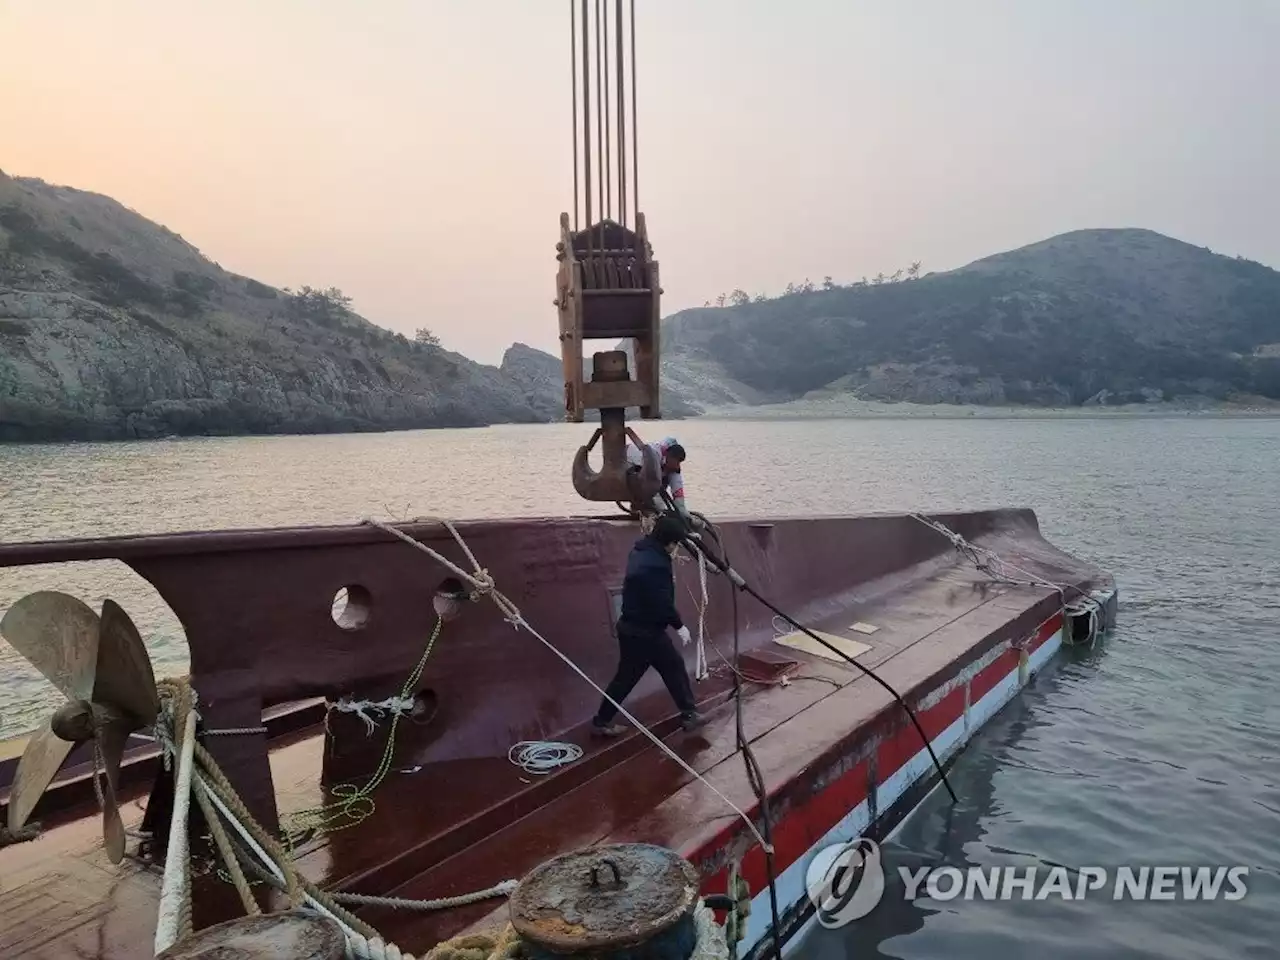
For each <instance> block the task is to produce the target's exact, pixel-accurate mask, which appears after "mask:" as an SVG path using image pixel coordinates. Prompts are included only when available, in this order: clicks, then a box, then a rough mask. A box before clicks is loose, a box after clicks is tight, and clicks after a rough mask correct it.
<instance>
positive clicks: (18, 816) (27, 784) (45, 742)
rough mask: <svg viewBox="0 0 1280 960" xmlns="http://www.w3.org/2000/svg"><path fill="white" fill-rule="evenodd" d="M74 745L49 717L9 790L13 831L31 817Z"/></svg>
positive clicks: (24, 755)
mask: <svg viewBox="0 0 1280 960" xmlns="http://www.w3.org/2000/svg"><path fill="white" fill-rule="evenodd" d="M73 749H75V744H74V743H71V742H70V741H68V740H63V739H62V738H61V737H59V736H58V735H57V734H56V733H54V732H53V728H52V727H50V726H49V723H48V721H45V725H44V726H43V727H41V728H40V729H39V730H37V731H36V732H35V733H34V734H32V736H31V739H30V740H28V741H27V747H26V749H25V750H23V751H22V759H21V760H19V761H18V769H17V771H16V772H15V773H14V776H13V789H12V790H10V791H9V832H10V833H17V832H18V831H19V830H21V829H22V828H23V827H24V826H25V825H26V822H27V817H29V816H31V811H32V810H34V809H35V808H36V804H37V803H38V802H39V800H40V797H41V796H42V795H43V794H44V791H45V788H46V787H48V786H49V783H50V782H51V781H52V780H53V778H54V776H55V775H56V774H57V772H58V770H59V769H61V767H62V764H63V763H64V762H65V761H66V759H67V754H69V753H70V752H71V751H72V750H73Z"/></svg>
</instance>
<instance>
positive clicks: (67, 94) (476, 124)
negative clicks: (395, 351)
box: [0, 0, 1280, 362]
mask: <svg viewBox="0 0 1280 960" xmlns="http://www.w3.org/2000/svg"><path fill="white" fill-rule="evenodd" d="M567 4H568V0H556V2H552V0H519V2H517V0H502V2H499V0H449V2H446V0H416V2H414V0H377V2H370V3H359V4H358V3H354V2H345V3H343V2H339V0H306V2H304V0H270V2H262V0H257V2H249V0H219V2H218V3H207V4H177V3H172V2H163V0H68V2H60V3H59V2H50V0H0V41H2V43H3V48H2V49H3V51H4V53H3V56H2V57H0V168H2V169H4V170H5V171H6V172H8V173H11V174H19V175H29V176H38V177H41V178H43V179H46V180H49V181H51V182H55V183H64V184H68V185H71V186H76V187H81V188H84V189H89V190H94V191H98V192H101V193H105V194H108V195H110V196H112V197H115V198H116V199H118V200H119V201H121V202H122V203H124V204H126V205H128V206H130V207H132V208H134V209H135V210H137V211H139V212H140V213H142V214H144V215H145V216H148V217H150V218H152V219H154V220H157V221H160V222H161V223H164V224H165V225H167V226H168V227H170V228H171V229H173V230H176V231H177V232H179V233H181V234H182V235H183V236H184V237H186V238H187V239H188V240H190V241H191V242H193V243H195V244H196V245H197V246H198V247H200V248H201V249H202V250H203V251H204V252H205V253H206V254H207V255H208V256H209V257H211V258H213V259H214V260H217V261H218V262H219V263H221V264H222V265H223V266H224V267H226V268H228V269H230V270H234V271H236V272H239V273H243V274H247V275H249V276H253V277H256V278H258V279H260V280H263V281H266V282H268V283H273V284H277V285H281V286H284V285H288V286H295V287H296V286H300V285H302V284H310V285H312V286H330V285H335V286H339V287H342V288H343V289H344V290H345V291H346V292H347V293H349V294H350V295H352V296H353V297H354V298H355V305H356V308H357V309H359V310H360V311H361V312H362V313H364V314H365V315H366V316H367V317H369V319H371V320H373V321H374V322H376V323H380V324H382V325H384V326H387V327H391V328H393V329H397V330H402V331H405V332H407V333H411V332H412V331H413V330H414V329H415V328H416V327H419V326H429V327H431V328H433V329H435V330H436V331H437V332H438V333H439V335H440V336H441V338H442V339H443V341H444V343H445V345H446V346H448V347H450V348H452V349H456V350H459V351H461V352H463V353H465V354H468V355H469V356H472V357H475V358H476V359H479V360H483V361H486V362H496V361H497V360H498V359H499V358H500V357H501V354H502V351H503V349H504V348H505V347H506V346H508V345H509V344H510V343H511V342H512V341H514V340H522V341H524V342H526V343H531V344H534V345H535V346H540V347H543V348H544V349H550V350H554V349H555V342H556V341H555V312H554V308H553V306H552V304H551V299H552V295H553V287H554V274H555V243H556V240H557V239H558V237H557V222H558V217H559V214H560V211H561V210H567V209H569V207H570V204H571V202H572V201H571V183H572V181H571V171H572V168H571V165H570V164H571V159H570V157H571V155H570V153H569V86H568V83H569V81H568V71H569V62H568V41H569V36H568V31H569V27H568V5H567ZM638 6H639V8H640V9H639V11H638V14H637V19H638V46H639V55H640V149H641V156H640V164H641V170H640V175H641V183H640V195H641V208H642V209H643V210H644V211H645V212H646V215H647V217H648V220H649V225H650V234H651V239H652V241H653V244H654V247H655V250H656V253H657V255H658V257H659V259H660V261H661V263H662V270H663V281H664V287H665V290H666V296H665V298H664V305H665V308H666V310H667V312H673V311H675V310H677V309H680V308H682V307H687V306H696V305H700V304H701V303H702V302H703V301H704V300H706V299H709V298H714V297H715V296H716V295H717V294H718V293H720V292H721V291H728V290H731V289H732V288H734V287H739V286H740V287H743V288H745V289H747V290H749V291H750V292H753V293H754V292H760V291H774V292H776V291H778V290H780V289H781V288H782V287H784V286H785V285H786V284H787V283H788V282H789V281H793V280H795V281H800V280H803V279H804V278H805V277H811V278H813V279H814V280H819V279H821V277H822V276H823V275H825V274H831V275H833V276H834V277H835V278H836V279H837V280H841V279H854V278H856V277H858V276H860V275H863V274H874V273H876V272H877V271H880V270H884V271H886V272H892V271H893V270H895V269H897V268H898V267H901V266H905V265H906V264H907V263H909V262H910V261H912V260H922V261H923V262H924V269H925V270H926V271H928V270H931V269H933V270H942V269H948V268H951V267H954V266H958V265H960V264H963V263H965V262H968V261H969V260H972V259H975V258H977V257H980V256H984V255H986V254H988V253H992V252H995V251H998V250H1001V249H1006V248H1009V247H1013V246H1018V245H1021V244H1024V243H1028V242H1032V241H1035V240H1038V239H1042V238H1044V237H1047V236H1050V235H1052V234H1055V233H1060V232H1063V231H1065V230H1071V229H1077V228H1082V227H1098V226H1142V227H1149V228H1152V229H1155V230H1159V231H1161V232H1164V233H1168V234H1171V235H1173V236H1177V237H1179V238H1180V239H1184V240H1188V241H1190V242H1193V243H1197V244H1202V245H1207V246H1209V247H1211V248H1213V249H1214V250H1218V251H1221V252H1224V253H1230V254H1236V253H1241V254H1244V255H1245V256H1249V257H1252V258H1254V259H1259V260H1262V261H1264V262H1267V263H1270V264H1272V265H1280V231H1277V229H1276V224H1277V223H1280V190H1277V183H1278V182H1280V181H1278V179H1277V175H1276V172H1275V171H1277V170H1280V124H1277V123H1276V119H1275V118H1276V114H1275V106H1274V96H1275V91H1277V90H1280V58H1277V57H1275V56H1274V51H1275V50H1277V49H1280V13H1278V12H1277V11H1278V10H1280V7H1278V6H1277V5H1274V4H1268V3H1265V2H1254V0H1218V2H1215V3H1202V2H1197V0H1126V2H1124V3H1113V2H1111V0H1106V2H1104V0H1076V2H1071V3H1067V2H1065V0H1063V2H1056V3H1050V2H1042V3H1024V2H1018V0H1006V2H993V0H971V2H967V3H962V4H961V3H954V2H945V0H920V2H915V3H911V4H906V3H899V2H890V0H881V2H877V3H870V2H866V3H863V2H859V3H854V2H849V0H807V2H796V3H780V2H777V0H698V2H696V3H690V2H687V0H686V2H677V0H644V2H642V3H639V4H638Z"/></svg>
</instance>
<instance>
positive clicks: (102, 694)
mask: <svg viewBox="0 0 1280 960" xmlns="http://www.w3.org/2000/svg"><path fill="white" fill-rule="evenodd" d="M93 700H94V702H95V703H100V704H104V705H106V704H110V705H111V706H112V707H115V708H116V709H117V710H120V711H123V712H124V713H128V714H130V715H131V716H133V717H134V718H135V720H136V721H137V723H138V724H139V725H140V726H144V727H146V726H150V725H151V724H152V723H153V722H154V721H155V719H156V716H157V715H158V714H159V713H160V697H159V694H157V693H156V675H155V671H154V670H152V668H151V657H149V656H148V655H147V647H146V644H144V643H143V642H142V635H141V634H139V633H138V628H137V627H135V626H134V625H133V621H132V620H130V619H129V615H128V614H127V613H125V612H124V610H123V609H121V607H120V605H119V604H117V603H116V602H115V601H114V600H110V599H107V600H104V601H103V602H102V620H101V630H100V633H99V641H98V668H97V677H96V679H95V680H94V683H93Z"/></svg>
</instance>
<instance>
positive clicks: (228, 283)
mask: <svg viewBox="0 0 1280 960" xmlns="http://www.w3.org/2000/svg"><path fill="white" fill-rule="evenodd" d="M911 273H912V275H913V276H914V273H915V271H914V270H913V271H912V272H911ZM882 280H884V278H880V277H877V278H876V280H875V281H871V282H868V281H865V280H863V281H859V282H858V283H854V284H850V285H847V286H841V285H837V284H833V283H830V282H828V283H827V284H824V287H823V289H818V290H814V289H812V288H811V287H809V286H807V285H806V286H802V287H801V288H800V289H798V290H795V291H794V292H788V294H786V295H784V296H781V297H776V298H773V299H765V298H763V297H761V298H757V300H756V301H755V302H741V301H743V300H746V299H748V298H747V297H746V295H745V294H740V295H739V296H738V297H736V298H735V299H737V300H739V301H740V302H739V305H737V306H729V307H723V308H710V307H707V308H702V309H696V310H686V311H683V312H681V313H677V314H675V315H673V316H671V317H668V318H667V319H666V320H665V321H664V323H663V333H662V345H663V364H662V374H663V412H664V415H665V416H666V417H669V418H677V417H683V416H690V415H696V414H697V413H699V412H701V411H703V410H705V409H707V408H712V407H715V408H724V407H726V406H732V405H738V406H741V405H758V404H766V403H777V402H783V401H788V400H795V399H798V398H839V397H854V398H857V399H860V400H868V401H893V402H899V401H910V402H915V403H967V404H987V405H1001V406H1004V405H1032V406H1036V405H1053V406H1063V405H1067V406H1070V405H1084V404H1124V403H1133V402H1146V403H1152V402H1157V401H1163V400H1181V399H1185V398H1197V399H1199V400H1246V401H1253V400H1256V399H1257V398H1265V399H1269V400H1271V401H1276V400H1280V273H1277V272H1276V271H1274V270H1271V269H1269V268H1267V267H1264V266H1262V265H1260V264H1257V263H1253V262H1251V261H1247V260H1242V259H1239V258H1231V257H1225V256H1220V255H1218V254H1214V253H1212V252H1210V251H1208V250H1206V249H1204V248H1201V247H1195V246H1192V245H1190V244H1187V243H1182V242H1180V241H1177V240H1173V239H1170V238H1168V237H1165V236H1161V235H1160V234H1157V233H1153V232H1151V231H1148V230H1086V231H1079V232H1076V233H1069V234H1064V235H1062V236H1058V237H1054V238H1052V239H1049V240H1045V241H1043V242H1041V243H1037V244H1032V245H1031V246H1028V247H1023V248H1021V249H1018V250H1013V251H1010V252H1007V253H1002V254H997V255H995V256H992V257H988V258H986V259H984V260H979V261H977V262H976V263H972V264H969V265H968V266H966V267H962V268H960V269H958V270H953V271H949V272H946V273H934V274H928V275H926V276H923V277H919V278H918V279H908V280H905V281H900V282H895V281H894V280H893V278H890V279H889V280H888V281H885V282H877V281H882ZM549 322H550V321H549ZM563 395H564V394H563V384H562V383H561V379H560V361H559V358H558V357H553V356H551V355H550V354H547V353H544V352H542V351H539V350H535V349H533V348H530V347H527V346H525V345H524V344H515V345H514V346H513V347H511V348H510V349H509V350H508V351H507V354H506V356H505V357H504V358H503V362H502V366H501V367H500V368H498V367H490V366H484V365H481V364H478V363H474V362H473V361H471V360H468V359H467V358H466V357H463V356H460V355H458V354H456V353H450V352H449V351H447V350H444V349H442V348H441V347H440V346H438V345H437V344H436V343H435V342H433V341H432V339H431V338H430V337H426V338H424V339H423V340H422V341H421V342H419V341H416V340H415V341H411V340H408V339H406V338H405V337H404V336H403V335H401V334H398V333H392V332H391V331H388V330H385V329H383V328H381V327H378V326H375V325H374V324H372V323H369V322H368V321H366V320H365V319H363V318H362V317H360V316H358V315H357V314H356V313H354V312H353V311H352V310H351V309H350V301H349V300H348V299H347V298H346V297H344V296H343V295H342V294H341V292H340V291H337V290H333V289H329V290H313V289H310V288H306V287H304V288H303V289H302V290H300V291H290V290H283V289H276V288H274V287H270V286H267V285H265V284H262V283H259V282H257V281H255V280H252V279H249V278H247V277H242V276H237V275H235V274H233V273H230V272H228V271H226V270H223V269H222V268H221V267H220V266H218V264H216V263H214V262H212V261H210V260H209V259H208V258H206V257H205V256H203V255H202V254H201V253H200V252H199V251H198V250H197V249H196V248H195V247H193V246H192V245H191V244H189V243H187V242H186V241H185V240H183V239H182V238H181V237H180V236H178V235H177V234H175V233H173V232H171V231H169V230H167V229H165V228H164V227H162V226H159V225H158V224H155V223H152V222H151V221H149V220H146V219H145V218H143V217H141V216H139V215H138V214H136V213H134V212H132V211H130V210H128V209H126V208H125V207H123V206H121V205H120V204H119V203H117V202H115V201H114V200H111V199H109V198H107V197H103V196H100V195H97V194H92V193H87V192H84V191H80V190H74V189H70V188H66V187H57V186H51V185H49V184H46V183H44V182H43V181H40V180H34V179H25V178H12V177H7V176H5V175H4V174H3V173H0V441H2V440H45V439H115V438H129V437H154V436H164V435H169V434H238V433H305V432H329V431H355V430H385V429H398V428H413V427H433V426H471V425H482V424H489V423H499V422H533V421H549V420H558V419H560V418H561V416H562V402H563Z"/></svg>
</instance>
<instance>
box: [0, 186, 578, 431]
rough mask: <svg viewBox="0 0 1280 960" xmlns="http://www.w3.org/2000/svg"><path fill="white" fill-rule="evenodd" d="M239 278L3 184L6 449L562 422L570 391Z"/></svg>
mask: <svg viewBox="0 0 1280 960" xmlns="http://www.w3.org/2000/svg"><path fill="white" fill-rule="evenodd" d="M349 303H350V301H349V300H347V298H345V297H343V296H342V294H341V293H340V292H339V291H336V290H324V291H321V290H311V289H309V288H304V289H303V290H301V291H297V292H292V291H287V290H279V289H276V288H273V287H270V286H267V285H265V284H262V283H258V282H257V281H255V280H251V279H249V278H247V277H241V276H237V275H235V274H232V273H229V272H228V271H226V270H223V269H222V268H221V267H219V266H218V265H217V264H216V263H213V262H212V261H210V260H209V259H208V258H206V257H205V256H203V255H202V254H201V253H200V252H199V251H198V250H197V249H196V248H195V247H193V246H192V245H191V244H189V243H187V242H186V241H185V240H183V239H182V238H181V237H180V236H178V235H177V234H174V233H172V232H171V231H169V230H167V229H165V228H164V227H162V226H159V225H157V224H155V223H152V222H151V221H149V220H146V219H145V218H143V217H141V216H139V215H138V214H136V213H133V212H132V211H130V210H128V209H126V208H125V207H123V206H121V205H120V204H119V203H117V202H115V201H114V200H111V199H109V198H107V197H103V196H100V195H97V194H92V193H86V192H84V191H80V190H73V189H69V188H66V187H56V186H51V185H49V184H46V183H44V182H43V181H40V180H33V179H25V178H13V177H7V176H5V175H4V174H2V173H0V440H45V439H115V438H127V437H154V436H163V435H168V434H238V433H281V432H283V433H306V432H328V431H357V430H382V429H394V428H412V427H433V426H472V425H482V424H489V423H495V422H526V421H546V420H552V419H558V418H559V417H560V415H561V397H562V391H561V390H560V389H557V390H556V391H554V392H550V393H548V392H542V393H538V392H536V391H534V392H530V391H528V390H526V389H524V387H523V386H522V385H521V384H520V383H518V382H516V381H515V380H513V379H512V378H511V377H509V376H508V375H507V374H505V373H503V372H502V371H501V370H499V369H497V368H494V367H487V366H483V365H481V364H478V363H474V362H472V361H471V360H468V359H467V358H465V357H463V356H460V355H458V354H456V353H450V352H449V351H447V350H443V349H441V348H440V347H439V346H437V345H435V344H433V343H431V342H422V343H419V342H415V341H410V340H408V339H406V338H405V337H404V336H403V335H401V334H396V333H392V332H391V331H388V330H384V329H382V328H381V327H378V326H375V325H374V324H372V323H369V322H368V321H366V320H364V319H363V318H361V317H360V316H358V315H357V314H355V313H354V312H352V311H351V309H350V307H349Z"/></svg>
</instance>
